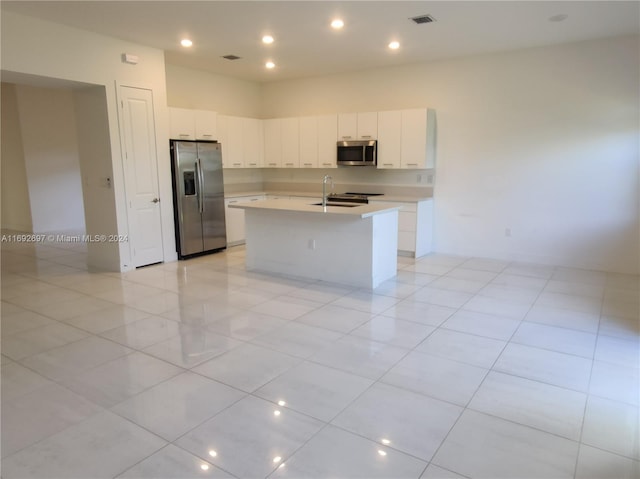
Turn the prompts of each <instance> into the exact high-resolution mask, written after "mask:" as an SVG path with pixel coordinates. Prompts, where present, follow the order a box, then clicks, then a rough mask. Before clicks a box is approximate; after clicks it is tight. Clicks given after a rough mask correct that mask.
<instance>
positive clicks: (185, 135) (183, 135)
mask: <svg viewBox="0 0 640 479" xmlns="http://www.w3.org/2000/svg"><path fill="white" fill-rule="evenodd" d="M178 136H179V137H180V138H189V137H190V136H191V135H190V134H189V133H180V134H178Z"/></svg>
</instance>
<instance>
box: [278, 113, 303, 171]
mask: <svg viewBox="0 0 640 479" xmlns="http://www.w3.org/2000/svg"><path fill="white" fill-rule="evenodd" d="M281 121H282V137H281V138H282V140H281V141H282V166H283V167H284V168H298V166H299V165H300V124H299V121H298V118H283V119H282V120H281Z"/></svg>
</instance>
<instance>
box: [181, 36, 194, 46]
mask: <svg viewBox="0 0 640 479" xmlns="http://www.w3.org/2000/svg"><path fill="white" fill-rule="evenodd" d="M180 45H182V46H183V47H185V48H189V47H190V46H191V45H193V42H192V41H191V40H189V39H188V38H183V39H182V40H180Z"/></svg>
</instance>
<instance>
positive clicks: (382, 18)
mask: <svg viewBox="0 0 640 479" xmlns="http://www.w3.org/2000/svg"><path fill="white" fill-rule="evenodd" d="M0 8H1V9H2V11H12V12H16V13H21V14H24V15H29V16H33V17H39V18H42V19H45V20H49V21H52V22H56V23H62V24H65V25H69V26H72V27H77V28H82V29H86V30H90V31H93V32H97V33H101V34H104V35H109V36H112V37H117V38H121V39H124V40H128V41H131V42H134V43H138V44H142V45H147V46H150V47H155V48H158V49H161V50H164V51H165V58H166V61H167V63H171V64H175V65H182V66H186V67H191V68H197V69H201V70H205V71H210V72H213V73H218V74H222V75H225V76H230V77H234V78H240V79H245V80H250V81H257V82H269V81H280V80H286V79H295V78H303V77H311V76H318V75H326V74H332V73H344V72H349V71H358V70H365V69H370V68H378V67H385V66H391V65H402V64H410V63H420V62H426V61H433V60H440V59H447V58H453V57H460V56H468V55H476V54H482V53H489V52H498V51H507V50H516V49H521V48H528V47H536V46H544V45H551V44H558V43H566V42H573V41H580V40H586V39H595V38H603V37H609V36H617V35H625V34H638V33H640V2H638V1H622V2H616V1H561V2H558V1H539V0H538V1H491V2H489V1H452V0H449V1H439V2H437V1H436V2H430V1H351V2H342V1H326V0H325V1H302V0H298V1H280V2H273V1H239V0H236V1H213V0H209V1H157V0H156V1H153V0H147V1H89V0H87V1H55V0H53V1H29V0H22V1H6V0H3V1H2V2H0ZM424 14H430V15H432V16H433V17H434V18H435V20H436V21H435V22H434V23H427V24H421V25H417V24H415V23H414V22H413V21H411V20H410V18H411V17H415V16H418V15H424ZM560 14H564V15H567V17H566V19H565V20H564V21H551V20H550V18H551V17H553V16H556V15H560ZM334 17H341V18H342V19H343V20H344V22H345V26H344V28H343V29H342V30H341V31H334V30H332V29H331V28H330V27H329V23H330V21H331V20H332V19H333V18H334ZM265 34H270V35H272V36H273V37H274V38H275V42H274V43H273V44H271V45H264V44H263V43H262V42H261V38H262V36H263V35H265ZM184 37H189V38H190V39H191V40H192V41H193V46H192V47H191V48H189V49H185V48H183V47H181V46H180V44H179V42H180V40H181V39H182V38H184ZM392 40H397V41H399V42H400V44H401V46H400V48H399V49H398V50H395V51H392V50H390V49H389V48H388V46H387V45H388V44H389V42H390V41H392ZM128 53H132V54H135V53H136V52H135V51H131V52H128ZM228 54H234V55H237V56H239V57H241V59H239V60H234V61H230V60H225V59H223V58H222V56H223V55H228ZM268 60H271V61H273V62H274V63H275V64H276V67H275V68H274V69H272V70H267V69H266V68H265V66H264V65H265V62H266V61H268Z"/></svg>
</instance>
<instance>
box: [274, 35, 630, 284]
mask: <svg viewBox="0 0 640 479" xmlns="http://www.w3.org/2000/svg"><path fill="white" fill-rule="evenodd" d="M639 45H640V43H639V39H638V37H637V36H631V37H619V38H612V39H604V40H596V41H586V42H580V43H573V44H566V45H559V46H552V47H545V48H535V49H527V50H520V51H515V52H508V53H500V54H492V55H483V56H475V57H470V58H461V59H455V60H449V61H440V62H432V63H427V64H419V65H412V66H404V67H395V68H387V69H379V70H371V71H364V72H358V73H352V74H344V75H332V76H327V77H322V78H311V79H305V80H296V81H285V82H276V83H268V84H265V85H264V88H263V94H264V95H263V109H262V111H263V116H264V117H284V116H296V115H307V114H314V113H327V112H334V111H370V110H385V109H395V108H409V107H417V106H428V107H431V108H434V109H436V111H437V118H438V151H437V177H436V185H435V212H436V213H435V215H436V223H435V247H436V249H437V251H438V252H441V253H450V254H458V255H471V256H482V257H492V258H502V259H508V260H522V261H534V262H542V263H549V264H558V265H566V266H575V267H586V268H593V269H601V270H608V271H620V272H631V273H637V272H638V270H639V261H640V259H639V254H638V251H639V249H640V241H639V238H638V236H639V196H638V191H639V152H638V131H639V126H640V124H639V123H640V121H639V105H640V93H639V89H638V84H639V75H638V73H639V70H640V67H639V58H640V47H639ZM507 228H508V229H510V230H511V236H510V237H507V236H505V231H506V229H507Z"/></svg>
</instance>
